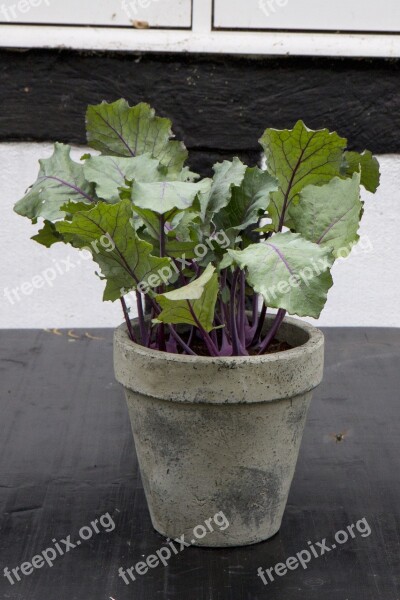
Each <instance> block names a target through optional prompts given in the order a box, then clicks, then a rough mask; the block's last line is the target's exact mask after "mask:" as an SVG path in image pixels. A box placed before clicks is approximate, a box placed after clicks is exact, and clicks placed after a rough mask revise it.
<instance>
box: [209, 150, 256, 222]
mask: <svg viewBox="0 0 400 600" xmlns="http://www.w3.org/2000/svg"><path fill="white" fill-rule="evenodd" d="M213 169H214V177H213V179H212V184H211V187H210V189H209V190H206V191H205V192H204V193H203V194H202V195H201V196H200V207H201V216H202V218H203V220H204V219H206V218H207V219H208V220H211V219H212V217H213V215H214V214H215V213H217V212H219V211H220V210H221V209H222V208H224V206H227V204H228V203H229V201H230V199H231V195H232V187H233V186H234V185H240V184H241V183H242V181H243V177H244V175H245V172H246V169H247V167H246V165H244V164H243V163H242V161H241V160H240V159H239V158H237V157H235V158H234V159H233V160H232V161H228V160H224V161H223V162H222V163H217V164H215V165H214V167H213Z"/></svg>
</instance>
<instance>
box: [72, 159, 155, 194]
mask: <svg viewBox="0 0 400 600" xmlns="http://www.w3.org/2000/svg"><path fill="white" fill-rule="evenodd" d="M159 166H160V162H159V161H158V160H157V159H156V158H152V157H151V155H150V154H148V153H147V154H142V155H141V156H135V157H132V158H125V157H120V156H92V157H91V158H89V159H88V160H87V161H86V163H85V165H84V167H83V171H84V174H85V177H86V179H87V180H88V181H91V182H92V183H94V184H95V186H96V193H97V195H98V197H99V198H101V199H102V200H105V201H106V202H111V203H114V202H119V200H120V189H119V188H122V187H124V186H125V185H126V181H132V180H133V179H135V180H136V181H148V182H150V181H160V180H161V179H162V178H163V177H162V173H161V172H160V169H159Z"/></svg>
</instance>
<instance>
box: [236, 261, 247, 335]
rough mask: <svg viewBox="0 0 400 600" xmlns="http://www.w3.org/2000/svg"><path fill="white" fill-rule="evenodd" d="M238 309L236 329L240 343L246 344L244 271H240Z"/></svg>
mask: <svg viewBox="0 0 400 600" xmlns="http://www.w3.org/2000/svg"><path fill="white" fill-rule="evenodd" d="M239 294H240V296H239V307H238V308H239V310H238V331H239V338H240V343H241V345H242V346H246V333H245V316H246V276H245V272H244V271H240V291H239Z"/></svg>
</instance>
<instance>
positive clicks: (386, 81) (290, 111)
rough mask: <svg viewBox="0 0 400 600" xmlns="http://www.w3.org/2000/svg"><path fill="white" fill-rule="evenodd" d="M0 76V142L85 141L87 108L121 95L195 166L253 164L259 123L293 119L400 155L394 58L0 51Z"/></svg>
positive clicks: (399, 89) (398, 70) (398, 71)
mask: <svg viewBox="0 0 400 600" xmlns="http://www.w3.org/2000/svg"><path fill="white" fill-rule="evenodd" d="M0 77H1V79H0V81H1V86H0V107H1V111H0V140H37V141H41V140H59V141H64V142H70V143H83V142H84V141H85V131H84V112H85V107H86V105H87V104H88V103H97V102H99V101H101V100H103V99H106V100H108V101H112V100H115V99H117V98H119V97H125V98H126V99H128V100H129V101H130V102H131V103H132V104H135V103H137V102H139V101H143V100H145V101H147V102H149V103H151V104H152V105H153V106H154V107H155V108H156V110H157V112H159V113H160V114H162V115H165V116H168V117H170V118H171V119H172V120H173V122H174V130H175V132H176V134H177V136H178V137H179V138H182V139H183V140H184V141H185V143H186V145H187V146H188V148H189V149H190V150H191V151H192V152H193V156H192V161H191V162H192V165H193V164H195V165H196V166H200V167H202V168H203V170H204V169H206V168H207V166H208V165H210V164H212V162H213V161H214V160H217V159H219V158H221V157H225V156H231V155H232V154H237V155H239V156H241V157H243V158H245V159H251V160H252V161H254V160H256V159H257V156H258V151H259V147H258V143H257V140H258V138H259V137H260V135H261V134H262V132H263V130H264V129H265V127H267V126H270V127H277V128H283V127H291V126H292V125H293V123H294V122H295V121H296V120H297V119H299V118H302V119H303V120H304V121H305V122H306V123H307V124H308V125H309V127H311V128H313V129H314V128H319V127H328V128H330V129H335V130H337V131H339V133H341V134H342V135H344V136H347V137H348V139H349V143H350V146H351V147H354V148H357V149H360V150H362V149H363V148H364V147H368V148H369V149H371V150H372V151H373V152H375V153H389V152H400V135H399V132H400V61H398V60H385V59H330V58H291V57H290V58H289V57H287V58H285V57H283V58H265V57H264V58H240V57H228V56H204V55H203V56H199V55H185V54H173V55H167V54H146V55H140V54H109V53H108V54H98V53H79V52H72V51H66V50H65V51H55V50H54V51H52V50H31V51H12V50H1V51H0Z"/></svg>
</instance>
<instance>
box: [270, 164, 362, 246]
mask: <svg viewBox="0 0 400 600" xmlns="http://www.w3.org/2000/svg"><path fill="white" fill-rule="evenodd" d="M289 212H290V217H291V220H292V222H293V228H294V229H295V231H297V232H298V233H301V235H302V236H303V237H305V238H306V239H307V240H310V241H311V242H314V243H316V244H319V245H320V246H327V247H329V248H331V249H332V251H333V254H334V256H336V257H337V256H343V255H344V252H346V250H347V252H348V251H349V250H350V249H351V246H352V244H354V243H355V242H356V241H357V240H358V239H359V236H358V234H357V231H358V227H359V224H360V218H361V214H362V202H361V200H360V175H359V174H358V173H354V175H353V177H352V179H339V178H337V177H335V178H334V179H332V180H331V181H330V182H329V183H327V184H326V185H324V186H322V187H320V186H315V185H309V186H307V187H306V188H304V190H302V192H301V193H300V202H299V203H298V204H296V205H295V204H292V205H291V206H290V209H289ZM273 239H274V238H273Z"/></svg>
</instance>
